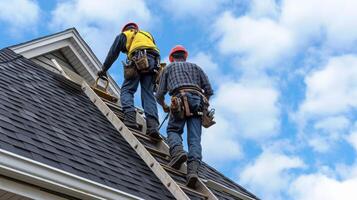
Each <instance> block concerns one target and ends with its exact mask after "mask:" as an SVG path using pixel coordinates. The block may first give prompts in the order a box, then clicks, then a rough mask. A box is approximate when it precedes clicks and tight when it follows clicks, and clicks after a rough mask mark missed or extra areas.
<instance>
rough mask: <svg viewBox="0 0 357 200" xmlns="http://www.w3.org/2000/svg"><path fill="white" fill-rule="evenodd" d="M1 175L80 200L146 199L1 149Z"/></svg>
mask: <svg viewBox="0 0 357 200" xmlns="http://www.w3.org/2000/svg"><path fill="white" fill-rule="evenodd" d="M0 157H1V159H0V174H3V175H4V176H11V177H12V178H15V179H18V180H20V181H24V182H28V183H31V184H33V185H37V186H39V187H43V188H46V189H49V190H52V191H59V192H61V193H64V194H66V195H71V196H73V197H76V198H80V199H123V200H124V199H128V200H129V199H130V200H134V199H135V200H137V199H142V198H139V197H137V196H134V195H132V194H128V193H126V192H123V191H120V190H118V189H114V188H111V187H108V186H105V185H102V184H99V183H96V182H94V181H90V180H88V179H85V178H82V177H79V176H77V175H74V174H71V173H68V172H65V171H63V170H59V169H56V168H54V167H51V166H48V165H45V164H43V163H39V162H37V161H34V160H31V159H28V158H25V157H22V156H19V155H17V154H14V153H11V152H9V151H6V150H3V149H0Z"/></svg>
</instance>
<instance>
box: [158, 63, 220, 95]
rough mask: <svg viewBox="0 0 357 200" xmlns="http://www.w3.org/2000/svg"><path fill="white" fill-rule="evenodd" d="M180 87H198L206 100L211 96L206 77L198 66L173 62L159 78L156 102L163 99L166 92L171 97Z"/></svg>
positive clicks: (209, 85)
mask: <svg viewBox="0 0 357 200" xmlns="http://www.w3.org/2000/svg"><path fill="white" fill-rule="evenodd" d="M182 86H196V87H200V88H201V89H203V90H204V91H205V92H204V94H205V95H206V96H207V98H209V97H210V96H212V95H213V90H212V87H211V84H210V82H209V80H208V77H207V75H206V74H205V73H204V71H203V70H202V69H201V68H200V67H199V66H197V65H196V64H193V63H189V62H173V63H171V64H169V65H168V66H167V67H166V68H165V69H164V71H163V73H162V75H161V77H160V84H159V88H158V91H157V93H156V98H157V100H158V101H160V100H162V99H164V96H165V94H166V93H167V92H169V94H170V95H172V93H173V91H174V90H175V89H177V88H179V87H182Z"/></svg>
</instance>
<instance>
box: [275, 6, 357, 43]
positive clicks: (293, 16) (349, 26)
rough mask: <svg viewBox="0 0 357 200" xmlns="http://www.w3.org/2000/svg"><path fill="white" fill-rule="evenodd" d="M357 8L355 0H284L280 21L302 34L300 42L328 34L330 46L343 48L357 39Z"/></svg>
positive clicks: (327, 38)
mask: <svg viewBox="0 0 357 200" xmlns="http://www.w3.org/2000/svg"><path fill="white" fill-rule="evenodd" d="M356 7H357V2H356V1H354V0H339V1H335V0H302V1H295V0H284V1H282V7H281V10H282V16H281V23H282V24H284V25H285V26H287V27H288V28H289V29H291V30H292V31H293V32H294V33H295V34H297V35H299V38H300V42H301V43H304V42H306V41H310V40H311V39H316V38H320V37H324V35H325V36H326V42H327V45H328V46H329V47H332V48H337V49H339V48H342V49H344V48H347V47H350V46H351V45H352V46H353V45H354V42H356V39H357V27H356V26H355V24H357V13H356V12H355V8H356ZM317 8H320V9H318V10H317Z"/></svg>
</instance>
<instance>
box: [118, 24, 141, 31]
mask: <svg viewBox="0 0 357 200" xmlns="http://www.w3.org/2000/svg"><path fill="white" fill-rule="evenodd" d="M128 26H134V27H135V29H139V26H138V25H137V24H136V23H134V22H129V23H127V24H125V26H123V29H122V30H121V32H124V31H125V29H126V28H127V27H128Z"/></svg>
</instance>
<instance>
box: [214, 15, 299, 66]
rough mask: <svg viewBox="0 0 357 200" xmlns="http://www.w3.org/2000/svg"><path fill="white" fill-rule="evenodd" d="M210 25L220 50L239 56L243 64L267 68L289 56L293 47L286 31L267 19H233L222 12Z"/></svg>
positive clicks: (246, 17)
mask: <svg viewBox="0 0 357 200" xmlns="http://www.w3.org/2000/svg"><path fill="white" fill-rule="evenodd" d="M214 26H215V30H216V33H215V34H216V37H218V38H219V40H218V46H219V50H220V52H221V53H223V54H238V55H241V56H242V57H241V58H240V60H242V63H243V65H244V66H249V67H258V68H259V67H260V68H261V67H270V66H272V65H274V64H276V63H277V62H278V61H281V60H283V59H284V58H286V56H289V55H290V53H291V52H292V49H293V48H294V38H293V37H292V35H291V33H290V32H289V30H288V29H286V28H285V27H282V26H280V25H279V24H278V23H277V22H275V21H274V20H271V19H268V18H262V19H254V18H252V17H249V16H243V17H239V18H236V17H234V16H233V14H232V13H230V12H225V13H224V14H223V15H221V16H220V17H219V18H218V20H217V21H216V23H215V25H214Z"/></svg>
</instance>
